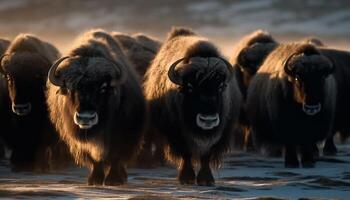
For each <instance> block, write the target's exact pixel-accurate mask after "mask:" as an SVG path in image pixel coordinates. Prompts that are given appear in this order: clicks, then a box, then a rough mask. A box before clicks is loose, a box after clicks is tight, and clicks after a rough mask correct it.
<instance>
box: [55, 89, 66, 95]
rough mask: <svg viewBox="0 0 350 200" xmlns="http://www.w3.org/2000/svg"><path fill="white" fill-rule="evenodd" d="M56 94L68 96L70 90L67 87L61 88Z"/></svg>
mask: <svg viewBox="0 0 350 200" xmlns="http://www.w3.org/2000/svg"><path fill="white" fill-rule="evenodd" d="M56 94H61V95H67V94H68V89H67V88H65V87H62V88H59V89H58V90H57V91H56Z"/></svg>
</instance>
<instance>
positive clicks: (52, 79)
mask: <svg viewBox="0 0 350 200" xmlns="http://www.w3.org/2000/svg"><path fill="white" fill-rule="evenodd" d="M67 58H69V56H66V57H62V58H60V59H58V60H57V61H56V62H55V63H54V64H53V65H52V66H51V68H50V70H49V73H48V78H49V81H50V82H51V83H52V84H53V85H55V86H58V87H63V86H64V81H63V80H60V79H58V78H57V77H56V75H55V73H56V69H57V67H58V66H59V65H60V64H61V62H62V61H64V60H65V59H67Z"/></svg>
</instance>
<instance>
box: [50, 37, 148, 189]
mask: <svg viewBox="0 0 350 200" xmlns="http://www.w3.org/2000/svg"><path fill="white" fill-rule="evenodd" d="M68 55H69V56H71V57H72V58H71V59H68V60H66V61H64V62H62V63H61V64H60V67H59V68H58V69H57V73H56V74H57V76H60V77H63V79H64V80H65V81H66V85H67V89H68V90H73V91H74V90H77V89H78V87H79V85H81V86H84V84H87V83H89V82H91V81H93V82H96V84H95V85H98V84H99V83H100V82H101V81H105V77H107V76H111V77H112V79H114V78H117V77H115V75H114V74H115V67H114V66H113V65H111V63H110V61H108V60H111V61H114V62H118V63H119V64H120V65H122V66H123V68H120V69H119V70H121V71H122V73H125V74H126V81H125V82H123V83H121V84H118V85H116V86H115V88H113V91H111V92H112V93H113V94H110V95H109V96H108V98H109V99H105V101H106V103H105V105H103V106H104V107H106V109H104V110H101V111H100V112H101V113H98V114H99V119H100V120H99V123H98V124H97V125H96V128H90V129H87V130H82V129H79V128H78V126H77V125H76V124H74V122H73V114H74V112H75V108H74V107H73V103H72V100H71V98H70V96H69V95H68V96H67V95H59V94H57V91H58V90H60V88H59V87H57V86H54V85H53V84H51V82H50V81H48V88H49V89H48V93H47V103H48V105H49V113H50V118H51V121H52V122H53V123H54V124H55V126H56V129H57V130H58V132H59V134H60V137H61V138H62V139H63V140H64V141H65V142H66V143H67V144H68V146H69V147H70V151H71V153H72V154H73V156H74V158H75V160H76V162H77V163H78V164H80V165H83V166H86V167H88V168H89V169H90V170H91V174H90V176H95V175H94V173H95V170H96V165H102V166H103V167H104V168H105V170H106V169H108V168H110V170H109V172H108V170H107V171H104V172H100V171H99V172H97V173H105V175H102V177H98V179H100V178H102V181H103V180H104V179H105V178H106V179H107V177H109V176H113V177H114V176H118V177H117V179H118V180H114V179H112V180H110V181H112V182H109V183H105V184H120V183H123V182H124V181H126V179H125V178H126V177H125V176H126V174H124V172H120V173H122V177H119V175H120V174H118V175H115V174H111V173H112V172H111V171H114V170H120V168H124V167H125V165H126V162H127V161H128V160H130V159H131V158H132V157H133V155H134V154H135V153H136V152H137V150H138V146H139V143H140V140H141V133H142V129H143V127H144V117H145V100H144V97H143V94H142V89H141V86H140V83H139V81H138V79H139V78H138V76H137V74H136V72H135V70H134V68H133V67H132V65H131V64H130V63H129V61H128V60H127V58H126V56H125V55H124V53H123V51H122V49H121V47H120V46H119V45H118V43H117V42H116V41H115V40H114V39H113V37H112V36H111V35H109V34H108V33H106V32H105V31H103V30H92V31H89V32H87V33H85V34H83V35H81V36H80V37H79V38H78V40H77V42H76V44H75V46H74V47H73V49H72V50H71V51H69V53H68ZM97 87H99V86H97ZM91 89H92V88H91ZM90 95H95V94H90ZM84 135H85V136H84ZM114 162H118V163H117V165H118V166H115V165H114ZM114 167H117V168H118V169H114ZM113 173H114V172H113ZM125 173H126V172H125ZM120 178H121V180H120ZM89 181H90V180H89ZM91 181H92V182H89V184H102V182H98V181H97V180H93V179H92V180H91ZM94 181H97V182H94ZM105 181H106V180H105ZM114 181H116V182H114Z"/></svg>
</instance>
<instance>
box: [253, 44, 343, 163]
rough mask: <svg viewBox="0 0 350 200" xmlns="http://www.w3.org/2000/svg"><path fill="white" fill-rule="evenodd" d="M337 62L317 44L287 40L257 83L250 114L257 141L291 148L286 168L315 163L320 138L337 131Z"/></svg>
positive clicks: (266, 64)
mask: <svg viewBox="0 0 350 200" xmlns="http://www.w3.org/2000/svg"><path fill="white" fill-rule="evenodd" d="M334 69H335V68H334V64H333V63H332V61H331V60H330V59H328V58H327V57H326V56H325V55H323V53H322V52H320V51H319V50H317V49H316V47H314V46H313V45H308V44H301V43H296V44H281V45H279V46H278V47H277V48H276V49H275V50H274V51H273V52H271V53H270V54H269V56H268V57H267V58H266V60H265V62H264V64H263V65H262V66H261V67H260V69H259V70H258V72H257V74H256V75H255V76H254V78H253V79H252V81H251V84H250V86H249V89H248V95H247V113H248V117H249V121H250V124H251V126H252V133H253V136H254V138H255V141H256V142H257V143H258V144H259V143H260V144H267V145H282V146H284V147H285V166H286V167H298V166H299V160H298V157H297V150H298V149H299V150H300V153H301V163H302V166H303V167H313V166H314V163H315V160H314V148H315V146H316V142H318V141H321V140H323V139H325V138H326V137H327V136H328V135H329V134H330V132H331V129H332V125H333V119H334V113H335V105H336V90H337V88H336V82H335V79H334V76H333V74H332V73H333V72H334Z"/></svg>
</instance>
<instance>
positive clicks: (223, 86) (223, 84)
mask: <svg viewBox="0 0 350 200" xmlns="http://www.w3.org/2000/svg"><path fill="white" fill-rule="evenodd" d="M226 86H227V84H226V83H221V84H220V85H219V87H218V91H219V92H222V91H224V89H225V88H226Z"/></svg>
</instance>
